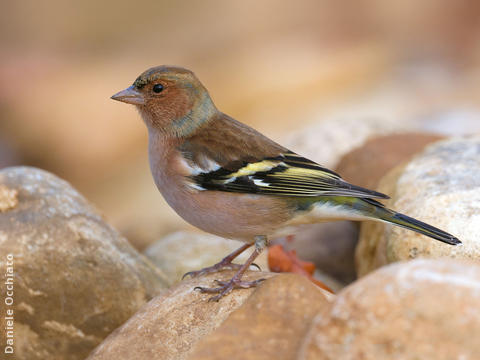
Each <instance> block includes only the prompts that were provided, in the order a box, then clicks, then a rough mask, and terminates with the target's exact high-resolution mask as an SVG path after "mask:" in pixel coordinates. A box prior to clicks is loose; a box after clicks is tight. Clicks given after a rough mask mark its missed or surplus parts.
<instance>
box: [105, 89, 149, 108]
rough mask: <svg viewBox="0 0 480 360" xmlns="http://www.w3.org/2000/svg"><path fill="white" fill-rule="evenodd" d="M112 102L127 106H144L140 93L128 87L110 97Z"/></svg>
mask: <svg viewBox="0 0 480 360" xmlns="http://www.w3.org/2000/svg"><path fill="white" fill-rule="evenodd" d="M111 99H113V100H117V101H122V102H124V103H127V104H133V105H144V104H145V99H144V97H143V95H142V93H140V92H138V91H137V90H136V89H135V87H134V86H133V85H132V86H129V87H128V88H126V89H125V90H122V91H120V92H118V93H116V94H115V95H113V96H112V97H111Z"/></svg>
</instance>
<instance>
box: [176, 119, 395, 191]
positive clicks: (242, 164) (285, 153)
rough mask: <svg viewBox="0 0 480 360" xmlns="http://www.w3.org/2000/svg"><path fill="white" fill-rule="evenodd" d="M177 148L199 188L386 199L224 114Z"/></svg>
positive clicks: (194, 184)
mask: <svg viewBox="0 0 480 360" xmlns="http://www.w3.org/2000/svg"><path fill="white" fill-rule="evenodd" d="M215 121H216V123H215V124H211V125H210V126H205V127H204V128H202V129H200V130H199V131H197V133H196V134H195V136H192V137H190V138H189V139H188V140H187V141H185V142H184V143H183V144H182V145H181V146H180V147H179V148H178V150H179V152H180V153H181V154H182V156H183V158H184V160H185V161H186V162H187V163H188V164H189V166H190V168H191V169H192V171H191V176H190V181H191V184H192V186H193V187H194V188H196V189H198V190H217V191H229V192H236V193H253V194H268V195H277V196H300V197H314V196H352V197H359V198H381V199H388V196H387V195H384V194H381V193H378V192H376V191H372V190H367V189H364V188H361V187H359V186H355V185H351V184H349V183H348V182H346V181H344V180H342V178H341V177H340V176H339V175H338V174H336V173H335V172H333V171H331V170H329V169H327V168H325V167H322V166H320V165H319V164H317V163H315V162H314V161H311V160H308V159H306V158H304V157H302V156H299V155H297V154H295V153H294V152H292V151H290V150H288V149H286V148H284V147H283V146H281V145H279V144H277V143H276V142H274V141H272V140H270V139H269V138H267V137H266V136H264V135H262V134H261V133H259V132H257V131H256V130H254V129H252V128H250V127H249V126H247V125H245V124H242V123H240V122H238V121H236V120H234V119H232V118H230V117H228V116H227V115H224V114H222V116H220V117H219V118H217V119H216V120H215Z"/></svg>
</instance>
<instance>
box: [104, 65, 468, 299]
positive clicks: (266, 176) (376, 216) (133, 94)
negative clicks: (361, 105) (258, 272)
mask: <svg viewBox="0 0 480 360" xmlns="http://www.w3.org/2000/svg"><path fill="white" fill-rule="evenodd" d="M112 99H114V100H118V101H122V102H125V103H128V104H133V105H135V106H136V107H137V109H138V111H139V112H140V114H141V116H142V118H143V121H144V122H145V124H146V126H147V128H148V139H149V160H150V168H151V172H152V175H153V178H154V180H155V183H156V185H157V187H158V189H159V190H160V192H161V193H162V195H163V197H164V198H165V200H166V201H167V202H168V204H169V205H170V206H171V207H172V208H173V209H174V210H175V211H176V212H177V213H178V214H179V215H180V216H181V217H182V218H183V219H185V220H186V221H188V222H189V223H191V224H192V225H194V226H196V227H198V228H200V229H202V230H204V231H206V232H209V233H212V234H216V235H219V236H222V237H225V238H230V239H236V240H240V241H243V242H245V244H244V245H242V246H241V247H240V248H239V249H238V250H236V251H235V252H233V253H232V254H230V255H228V256H227V257H225V258H224V259H223V260H222V261H221V262H219V263H218V264H215V265H213V266H211V267H208V268H205V269H202V270H199V271H192V272H190V273H187V274H188V275H192V276H196V275H199V274H204V273H210V272H215V271H219V270H222V269H224V268H235V269H238V271H237V273H236V274H235V275H234V276H233V277H232V279H231V280H230V281H225V282H223V281H217V282H218V285H219V286H218V287H215V288H198V289H199V290H200V291H201V292H205V293H213V294H217V295H216V296H214V297H212V298H211V300H216V301H218V300H219V299H220V298H222V297H223V296H224V295H226V294H228V293H229V292H230V291H232V289H234V288H248V287H252V286H256V285H257V284H258V282H259V281H260V280H257V281H251V282H247V281H242V276H243V274H244V273H245V271H246V270H247V269H248V268H249V266H250V265H251V264H252V263H253V261H254V260H255V258H256V257H257V256H258V255H259V254H260V252H261V251H262V250H263V249H264V248H265V247H266V246H267V244H268V239H271V238H275V237H276V236H279V235H280V234H281V233H282V232H283V231H285V230H286V229H288V228H290V227H292V226H295V225H300V224H309V223H316V222H322V221H331V220H339V219H349V220H376V221H383V222H387V223H391V224H394V225H398V226H401V227H404V228H407V229H410V230H413V231H416V232H418V233H421V234H424V235H427V236H429V237H431V238H434V239H436V240H439V241H442V242H445V243H447V244H451V245H457V244H460V243H461V242H460V241H459V240H458V239H457V238H456V237H454V236H452V235H450V234H448V233H446V232H445V231H442V230H440V229H437V228H435V227H433V226H431V225H428V224H426V223H423V222H421V221H418V220H415V219H413V218H411V217H408V216H406V215H403V214H400V213H397V212H395V211H392V210H389V209H387V208H386V207H385V206H384V205H382V204H381V203H380V202H378V201H377V200H375V199H387V198H388V196H387V195H384V194H381V193H379V192H376V191H373V190H368V189H364V188H361V187H359V186H355V185H352V184H349V183H348V182H346V181H344V180H342V178H341V177H340V175H338V174H336V173H335V172H333V171H331V170H329V169H327V168H325V167H323V166H321V165H319V164H317V163H315V162H313V161H311V160H309V159H306V158H304V157H302V156H301V155H298V154H296V153H294V152H292V151H290V150H288V149H286V148H285V147H283V146H281V145H279V144H277V143H276V142H274V141H272V140H270V139H269V138H268V137H266V136H265V135H262V134H261V133H259V132H258V131H256V130H254V129H252V128H251V127H249V126H247V125H245V124H242V123H241V122H238V121H237V120H235V119H233V118H231V117H230V116H228V115H226V114H224V113H222V112H220V111H219V110H217V108H216V107H215V104H214V103H213V101H212V99H211V97H210V95H209V93H208V91H207V89H206V88H205V87H204V86H203V85H202V83H201V82H200V81H199V80H198V79H197V78H196V77H195V75H194V74H193V73H192V72H191V71H189V70H187V69H183V68H180V67H174V66H158V67H154V68H151V69H149V70H147V71H145V72H144V73H142V74H141V75H140V76H139V77H138V78H137V79H136V80H135V82H134V83H133V85H131V86H130V87H128V88H127V89H125V90H123V91H120V92H119V93H117V94H115V95H113V96H112ZM253 244H255V250H254V251H253V252H252V254H251V256H250V257H249V259H248V260H247V261H246V262H245V264H243V265H238V264H233V263H232V260H233V259H235V258H236V257H237V256H238V255H239V254H240V253H242V252H243V251H245V250H246V249H248V248H249V247H250V246H252V245H253ZM187 274H186V275H187Z"/></svg>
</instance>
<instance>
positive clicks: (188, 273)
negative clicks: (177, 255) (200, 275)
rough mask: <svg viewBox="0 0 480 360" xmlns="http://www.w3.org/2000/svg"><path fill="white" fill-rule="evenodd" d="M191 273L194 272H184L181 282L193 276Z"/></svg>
mask: <svg viewBox="0 0 480 360" xmlns="http://www.w3.org/2000/svg"><path fill="white" fill-rule="evenodd" d="M193 273H194V271H189V272H186V273H185V274H183V276H182V280H183V279H185V278H186V277H187V276H190V275H193Z"/></svg>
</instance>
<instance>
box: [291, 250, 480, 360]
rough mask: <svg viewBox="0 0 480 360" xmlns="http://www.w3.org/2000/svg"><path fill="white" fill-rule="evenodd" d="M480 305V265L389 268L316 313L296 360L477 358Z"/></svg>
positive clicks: (428, 263)
mask: <svg viewBox="0 0 480 360" xmlns="http://www.w3.org/2000/svg"><path fill="white" fill-rule="evenodd" d="M479 302H480V267H479V266H478V265H474V264H468V263H462V262H459V261H455V260H451V259H442V260H431V259H428V260H427V259H425V260H424V259H417V260H414V261H411V262H404V263H399V264H394V265H390V266H387V267H384V268H381V269H379V270H377V271H375V272H374V273H372V274H370V275H368V276H366V277H364V278H362V279H360V280H359V281H357V282H355V283H353V284H352V285H350V286H348V287H347V288H345V289H344V290H343V291H342V292H341V293H340V294H339V295H338V296H337V298H336V299H335V300H334V302H333V303H332V305H331V307H329V308H327V309H326V310H325V311H323V312H320V313H319V314H318V315H317V317H316V318H315V320H314V321H313V324H312V326H311V328H310V330H309V332H308V334H307V336H306V337H305V341H304V343H303V345H302V346H301V350H300V351H299V355H298V357H297V359H298V360H309V359H312V360H313V359H325V360H327V359H342V360H353V359H365V360H367V359H402V360H403V359H404V360H409V359H412V360H414V359H438V360H443V359H465V360H468V359H472V360H473V359H477V358H478V354H479V353H480V342H479V341H478V339H477V337H476V336H475V335H474V334H479V333H480V312H479V311H478V304H479Z"/></svg>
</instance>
